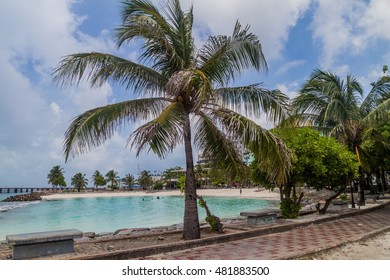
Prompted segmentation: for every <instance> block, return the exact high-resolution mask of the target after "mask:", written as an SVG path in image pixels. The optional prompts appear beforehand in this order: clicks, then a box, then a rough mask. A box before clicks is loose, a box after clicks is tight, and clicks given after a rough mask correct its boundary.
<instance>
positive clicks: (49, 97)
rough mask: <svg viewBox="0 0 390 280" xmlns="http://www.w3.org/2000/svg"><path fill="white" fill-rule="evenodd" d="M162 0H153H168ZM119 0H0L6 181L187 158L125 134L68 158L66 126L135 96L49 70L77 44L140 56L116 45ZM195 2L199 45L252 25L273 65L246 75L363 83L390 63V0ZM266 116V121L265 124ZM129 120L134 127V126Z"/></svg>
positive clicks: (1, 172)
mask: <svg viewBox="0 0 390 280" xmlns="http://www.w3.org/2000/svg"><path fill="white" fill-rule="evenodd" d="M164 1H165V0H159V1H157V0H155V2H156V3H157V2H159V3H160V4H163V3H164ZM120 2H121V1H115V0H34V1H31V0H13V1H6V0H0V38H1V43H0V86H1V89H0V186H46V185H47V179H46V176H47V174H48V172H49V170H50V169H51V168H52V167H53V166H54V165H61V166H62V167H63V168H64V170H65V176H66V179H67V182H68V184H69V182H70V178H71V177H72V176H73V175H74V174H75V173H77V172H83V173H85V174H86V175H87V177H88V178H90V177H91V175H92V173H93V172H94V171H95V170H97V169H98V170H100V171H101V172H102V173H106V172H107V171H108V170H110V169H115V170H116V171H118V172H119V174H120V175H121V176H124V175H125V174H127V173H131V174H134V175H135V176H136V174H137V173H138V172H139V171H142V170H150V171H151V172H152V173H153V172H155V171H156V172H159V171H163V170H165V169H166V168H168V167H172V166H177V165H178V166H184V157H183V149H181V148H178V149H177V150H176V151H175V153H174V154H172V155H170V156H169V157H168V158H167V159H165V160H159V159H158V158H156V157H155V156H153V155H152V154H142V155H141V156H140V157H139V158H136V157H135V154H134V151H131V150H129V148H126V139H127V134H126V133H125V132H122V133H120V134H117V135H115V136H114V137H113V138H112V139H110V140H109V141H108V142H107V143H106V144H105V145H103V146H101V147H99V148H97V149H95V150H93V151H91V152H88V153H86V154H83V155H81V156H79V157H76V158H73V159H71V160H70V161H68V162H67V163H65V160H64V156H63V152H62V142H63V135H64V132H65V131H66V129H67V126H68V125H69V122H70V121H71V119H72V118H74V117H75V116H77V115H78V114H80V113H82V112H83V111H85V110H87V109H90V108H94V107H96V106H102V105H105V104H108V103H113V102H116V101H119V100H124V99H128V98H132V95H131V92H129V91H128V92H126V91H125V90H124V89H122V88H118V87H116V86H112V85H110V84H106V85H104V86H103V87H101V88H98V89H96V88H94V89H91V88H89V86H88V85H84V84H81V85H80V86H78V87H71V88H62V89H61V88H59V87H57V86H56V85H55V84H54V83H53V81H52V77H51V73H52V71H53V69H54V68H55V67H56V66H57V65H58V63H59V61H60V60H61V58H62V57H63V56H65V55H67V54H71V53H76V52H90V51H99V52H109V53H113V54H116V55H119V56H122V57H125V58H129V59H136V58H137V55H138V53H139V52H138V49H137V48H136V46H135V45H129V46H127V47H126V48H123V49H117V48H116V46H115V44H114V43H113V41H112V34H113V29H114V28H115V27H117V26H118V24H119V21H120V7H121V4H120ZM191 3H193V4H194V14H195V30H194V31H195V32H194V36H195V37H196V40H197V42H198V43H199V44H201V43H202V42H204V41H205V39H206V38H207V36H209V35H210V34H224V35H230V34H231V33H232V30H233V26H234V23H235V21H236V20H237V19H238V20H239V21H240V22H241V23H242V24H243V25H246V24H249V25H250V26H251V31H252V32H253V33H255V34H256V35H257V36H258V37H259V39H260V41H261V43H262V45H263V50H264V54H265V56H266V59H267V62H268V66H269V70H268V72H267V73H266V74H256V75H254V74H252V73H248V74H247V75H245V76H243V77H241V79H240V83H242V84H248V83H258V82H262V83H263V84H264V86H265V87H266V88H269V89H275V88H278V89H280V90H282V91H283V92H285V93H286V94H289V95H290V96H293V95H294V94H295V92H297V91H298V90H299V87H300V86H301V85H302V83H303V82H304V81H305V80H306V79H307V78H308V77H309V75H310V73H311V72H312V70H313V69H315V68H320V69H323V70H331V71H333V72H335V73H337V74H339V75H340V76H342V77H344V76H345V75H346V74H348V73H351V74H353V75H354V76H356V77H357V78H358V79H359V81H360V82H361V83H362V85H363V86H364V87H365V88H368V85H369V84H370V82H373V81H375V80H376V79H377V78H378V77H379V75H380V73H381V69H382V65H384V64H388V63H390V48H389V43H390V32H388V31H389V30H390V17H389V16H388V11H389V10H390V1H388V0H371V1H368V0H366V1H363V0H343V1H339V0H289V1H285V0H229V1H226V0H182V6H183V8H184V9H187V8H188V7H189V5H191ZM263 125H267V124H263ZM131 129H132V128H131V127H129V131H128V132H130V131H131Z"/></svg>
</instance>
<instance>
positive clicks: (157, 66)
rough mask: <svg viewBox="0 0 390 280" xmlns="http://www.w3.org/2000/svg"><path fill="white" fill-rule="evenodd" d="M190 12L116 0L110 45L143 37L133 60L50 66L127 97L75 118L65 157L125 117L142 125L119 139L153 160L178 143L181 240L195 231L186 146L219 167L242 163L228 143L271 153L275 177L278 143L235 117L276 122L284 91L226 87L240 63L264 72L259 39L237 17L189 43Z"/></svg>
mask: <svg viewBox="0 0 390 280" xmlns="http://www.w3.org/2000/svg"><path fill="white" fill-rule="evenodd" d="M193 19H194V18H193V9H192V7H191V8H190V9H189V10H188V11H183V10H182V7H181V5H180V1H179V0H168V2H167V3H166V5H165V6H164V7H162V8H161V9H160V10H159V9H158V8H157V7H156V6H155V5H154V4H153V3H152V2H151V1H149V0H125V1H123V10H122V23H121V25H120V26H119V28H117V29H116V33H115V37H116V42H117V44H118V46H119V47H121V46H122V45H124V44H126V43H129V42H130V41H132V40H135V39H140V40H139V41H138V42H142V46H141V51H142V54H141V56H140V59H139V61H137V62H136V61H130V60H127V59H125V58H120V57H117V56H115V55H111V54H103V53H96V52H91V53H78V54H72V55H68V56H66V57H65V58H64V59H63V60H62V61H61V62H60V64H59V66H58V67H57V69H56V70H55V71H54V79H55V80H56V81H57V82H58V84H60V85H62V86H64V85H72V84H77V83H78V82H79V81H81V80H82V79H83V78H86V79H87V80H88V81H89V82H90V83H91V86H101V85H103V84H104V83H105V82H106V81H108V80H110V81H112V82H116V83H118V84H120V85H123V86H124V87H125V88H126V89H132V90H133V92H134V94H135V96H138V95H141V96H142V97H143V98H135V99H130V100H127V101H123V102H120V103H117V104H110V105H107V106H103V107H99V108H95V109H92V110H88V111H87V112H85V113H83V114H81V115H79V116H78V117H76V118H75V119H74V120H73V122H72V123H71V125H70V126H69V128H68V130H67V131H66V135H65V144H64V153H65V157H66V159H68V157H69V156H71V155H72V156H74V155H77V154H80V153H82V152H85V151H87V150H89V149H90V148H93V147H96V146H98V145H100V144H102V143H103V142H104V141H105V140H107V139H108V138H110V137H111V136H112V135H113V133H114V131H115V129H116V128H117V127H120V126H121V125H123V123H124V122H129V123H134V122H136V121H144V122H145V123H144V124H143V125H141V126H140V127H139V128H138V129H136V130H135V131H134V132H133V133H132V134H131V135H130V137H129V138H128V144H129V145H130V146H131V147H133V148H136V151H137V156H138V155H139V154H140V152H141V151H143V150H147V151H152V152H154V153H155V154H156V155H158V156H159V157H161V158H164V156H166V155H167V154H168V153H170V152H172V151H173V150H174V149H175V147H177V146H178V145H179V144H184V148H185V159H186V184H185V186H186V187H185V211H184V222H183V237H184V239H196V238H199V237H200V228H199V219H198V211H197V194H196V187H195V175H194V160H193V145H192V144H193V142H194V143H195V145H196V146H197V147H198V148H199V149H202V150H203V151H204V153H205V156H208V157H209V158H213V159H215V158H219V159H222V161H221V162H222V163H223V165H224V168H226V169H227V170H230V171H232V172H233V171H234V170H237V169H239V167H240V166H241V164H242V161H241V157H240V154H239V151H238V149H237V148H236V147H235V144H234V143H236V142H239V140H242V139H244V141H245V144H246V145H249V144H250V143H255V144H254V145H253V149H254V150H255V151H257V152H258V153H259V154H261V155H262V156H263V157H265V156H272V157H273V159H274V161H273V166H270V168H269V171H270V172H272V174H271V175H273V176H278V178H280V179H282V178H284V175H285V172H286V171H287V170H288V167H289V166H288V160H285V157H286V156H285V155H286V154H288V153H287V148H286V147H285V146H284V144H283V142H282V141H279V140H278V139H277V138H276V137H275V136H274V135H273V134H271V133H270V132H269V131H268V130H266V129H264V128H262V127H260V126H259V125H257V124H256V123H255V122H254V121H252V120H250V119H249V118H247V117H245V116H243V115H242V114H241V113H245V114H248V116H249V115H252V116H253V117H260V116H261V115H262V114H263V113H265V115H266V116H267V117H268V119H269V120H273V121H274V122H277V121H278V120H279V119H280V118H281V117H284V115H285V111H286V108H287V107H286V100H287V97H286V96H285V95H284V94H282V93H281V92H280V91H277V90H274V91H271V90H266V89H263V88H261V87H260V85H259V84H254V85H248V86H241V87H228V85H229V84H230V83H231V82H232V81H234V79H235V78H237V77H238V76H239V75H240V74H241V73H242V72H244V71H246V70H247V69H254V70H257V71H260V70H264V69H266V68H267V65H266V61H265V58H264V56H263V53H262V48H261V44H260V42H259V40H258V38H257V37H256V36H255V35H254V34H252V33H250V32H249V27H248V26H246V27H243V26H241V24H240V23H239V22H237V23H236V25H235V27H234V30H233V34H232V35H231V36H211V37H209V39H208V41H207V42H206V43H205V45H204V46H202V47H201V48H200V49H197V48H196V46H195V44H194V38H193V36H192V27H193Z"/></svg>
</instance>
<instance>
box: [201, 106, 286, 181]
mask: <svg viewBox="0 0 390 280" xmlns="http://www.w3.org/2000/svg"><path fill="white" fill-rule="evenodd" d="M209 115H210V116H211V118H212V119H214V120H215V121H217V123H219V124H220V125H221V128H222V130H223V131H226V137H228V138H229V139H233V140H235V141H241V142H242V143H243V145H244V147H246V148H250V150H251V151H252V152H254V153H255V154H256V156H257V158H259V159H262V160H264V161H267V162H269V163H268V165H267V167H268V169H267V173H268V174H269V177H270V178H272V179H273V180H276V181H278V182H284V180H285V179H286V177H287V174H288V173H289V171H290V168H291V166H290V151H289V149H288V148H287V146H286V145H285V143H284V142H283V141H282V140H280V139H279V138H278V137H276V136H275V135H273V134H272V133H271V132H270V131H269V130H267V129H264V128H262V127H261V126H259V125H258V124H256V123H255V122H254V121H252V120H250V119H248V118H246V117H244V116H242V115H240V114H238V113H236V112H234V111H231V110H228V109H223V108H218V109H215V110H211V111H210V112H209Z"/></svg>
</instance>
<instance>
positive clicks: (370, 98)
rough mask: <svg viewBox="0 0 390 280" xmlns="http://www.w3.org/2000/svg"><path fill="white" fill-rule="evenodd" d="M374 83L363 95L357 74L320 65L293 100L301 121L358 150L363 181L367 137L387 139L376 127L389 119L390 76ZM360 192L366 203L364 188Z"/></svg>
mask: <svg viewBox="0 0 390 280" xmlns="http://www.w3.org/2000/svg"><path fill="white" fill-rule="evenodd" d="M371 86H372V89H371V90H370V92H369V93H368V94H367V96H366V97H365V98H364V99H363V90H362V87H361V85H360V83H359V82H358V81H357V79H356V78H354V77H353V76H351V75H348V76H347V78H346V80H342V79H340V77H338V76H337V75H335V74H334V73H332V72H324V71H321V70H318V69H317V70H314V71H313V73H312V75H311V77H310V79H309V80H308V81H307V82H306V83H305V84H304V85H303V87H302V89H301V91H300V94H299V95H298V96H297V97H296V98H295V99H294V100H293V103H292V104H293V111H294V114H293V115H294V116H295V118H296V119H298V120H299V121H300V122H301V124H305V125H307V124H309V125H310V126H314V127H317V128H318V129H320V130H322V131H323V132H324V133H327V134H328V135H330V136H334V137H336V138H337V139H338V140H339V141H341V142H342V143H344V144H345V145H347V146H348V147H349V148H350V150H351V151H353V152H354V153H355V154H356V157H357V159H358V161H359V163H360V166H361V172H360V174H361V178H360V182H361V184H360V185H362V184H363V181H364V180H363V172H364V170H366V171H367V170H368V169H369V166H368V156H369V155H368V154H367V153H366V152H365V151H364V149H363V146H362V144H363V143H364V141H365V140H367V139H372V140H374V141H382V140H383V139H381V137H380V135H379V133H378V132H377V131H376V128H378V127H379V126H381V125H383V124H384V123H386V122H387V120H388V114H389V110H390V99H387V100H386V99H383V96H386V94H389V92H390V83H389V79H385V78H380V79H379V80H378V81H377V82H375V83H372V84H371ZM379 100H380V102H381V103H379V102H378V101H379ZM360 193H361V195H362V197H361V199H360V200H361V203H362V204H364V192H360Z"/></svg>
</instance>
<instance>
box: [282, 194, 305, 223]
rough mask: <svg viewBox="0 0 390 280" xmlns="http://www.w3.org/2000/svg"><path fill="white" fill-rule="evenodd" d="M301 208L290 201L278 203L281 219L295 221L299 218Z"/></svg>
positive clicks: (285, 200) (284, 200)
mask: <svg viewBox="0 0 390 280" xmlns="http://www.w3.org/2000/svg"><path fill="white" fill-rule="evenodd" d="M301 208H302V206H301V205H300V204H299V203H295V202H294V201H293V200H291V199H283V200H282V202H281V203H280V213H281V215H282V217H283V218H286V219H296V218H298V216H299V210H301Z"/></svg>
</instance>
